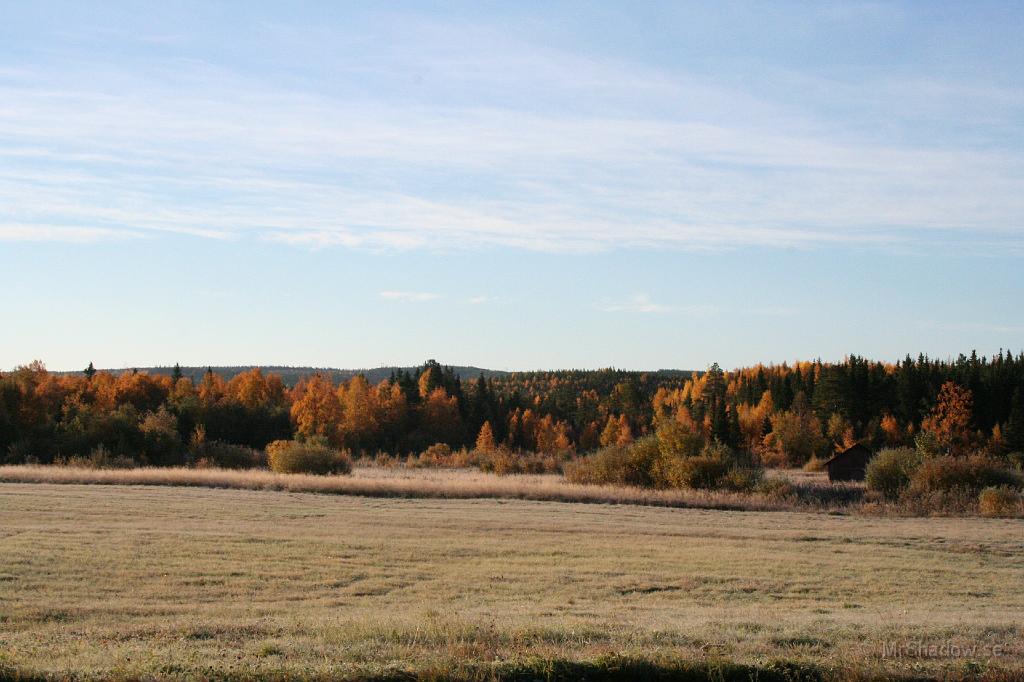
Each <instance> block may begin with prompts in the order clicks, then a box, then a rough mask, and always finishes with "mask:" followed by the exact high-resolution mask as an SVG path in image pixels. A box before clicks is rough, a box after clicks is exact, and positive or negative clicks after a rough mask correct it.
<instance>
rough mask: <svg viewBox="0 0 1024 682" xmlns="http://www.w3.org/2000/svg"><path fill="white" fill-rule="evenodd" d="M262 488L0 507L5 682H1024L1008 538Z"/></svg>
mask: <svg viewBox="0 0 1024 682" xmlns="http://www.w3.org/2000/svg"><path fill="white" fill-rule="evenodd" d="M85 473H89V474H93V475H95V474H97V472H85ZM112 473H121V472H112ZM129 473H130V472H129ZM241 475H243V476H250V477H251V476H252V473H251V472H242V474H241ZM382 478H387V477H378V479H376V480H377V481H378V482H379V480H381V479H382ZM420 478H421V479H422V478H424V477H420ZM425 478H426V479H430V478H431V477H430V476H426V477H425ZM391 479H393V480H394V481H395V482H401V481H403V480H405V479H404V478H403V477H402V476H400V475H397V474H396V475H394V476H392V477H391ZM435 479H436V480H437V481H439V484H440V483H443V482H444V480H443V477H440V476H438V477H435ZM248 480H252V479H251V478H250V479H248ZM348 480H351V481H358V480H359V479H358V477H355V478H352V479H348ZM106 482H111V481H106ZM122 483H126V482H124V481H122ZM420 483H422V480H420ZM512 483H516V481H512ZM518 483H519V484H520V485H522V484H524V482H523V481H518ZM253 487H256V486H253ZM260 488H261V489H254V490H247V489H210V488H206V487H171V486H166V487H163V486H149V485H147V486H132V485H107V486H97V485H78V484H70V483H65V484H62V485H55V484H46V483H41V484H32V485H25V484H12V483H6V484H0V677H3V676H7V677H19V676H20V677H25V678H29V679H31V678H34V677H49V678H54V677H56V678H61V677H75V678H84V679H88V678H95V679H109V678H114V679H139V678H192V679H207V678H225V679H258V678H307V679H314V678H339V677H348V678H352V679H411V678H417V677H418V678H423V679H450V678H451V679H497V678H504V679H574V678H578V677H585V678H587V679H615V678H618V679H627V678H634V677H647V678H649V679H704V678H710V679H750V678H756V679H761V680H766V679H797V678H801V677H807V678H810V679H815V678H818V677H824V678H826V679H858V680H859V679H872V678H887V677H891V676H903V677H909V678H915V679H916V678H920V679H928V678H946V679H960V678H964V677H972V676H976V675H980V676H987V677H988V678H991V679H1006V680H1009V679H1021V678H1022V676H1024V650H1022V647H1021V639H1022V635H1024V625H1022V624H1024V590H1022V589H1021V587H1022V586H1024V524H1022V523H1021V521H1019V520H1011V519H999V520H997V519H980V518H928V519H920V518H886V517H871V516H862V515H852V516H851V515H834V514H824V513H809V512H800V513H794V512H784V511H775V512H771V513H765V512H756V511H754V512H751V511H745V512H739V511H723V510H702V509H675V508H661V507H657V506H637V505H619V504H605V505H580V504H562V503H557V502H547V501H531V500H521V499H459V496H458V495H444V497H449V498H451V499H433V498H432V497H421V498H418V499H417V498H410V497H393V498H388V497H353V496H337V495H322V494H310V493H308V492H295V491H292V490H288V489H285V490H273V489H269V490H268V489H263V488H271V486H269V485H266V484H265V483H261V484H260ZM893 643H895V644H897V645H902V646H903V647H904V649H903V655H902V656H899V657H891V656H886V655H885V654H884V649H883V646H884V645H891V644H893ZM951 647H953V649H951ZM951 650H952V651H957V652H958V653H957V655H948V653H947V654H945V655H944V654H943V652H949V651H951ZM929 651H934V652H935V655H929V653H928V652H929ZM915 652H916V653H917V655H914V654H915ZM994 652H998V653H994ZM922 653H923V654H924V655H921V654H922Z"/></svg>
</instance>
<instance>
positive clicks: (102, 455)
mask: <svg viewBox="0 0 1024 682" xmlns="http://www.w3.org/2000/svg"><path fill="white" fill-rule="evenodd" d="M55 463H56V464H59V465H63V466H69V467H75V468H78V469H134V468H135V466H136V463H135V460H134V459H132V458H131V457H125V456H123V455H115V454H112V453H111V452H110V450H108V449H107V448H106V447H105V446H103V445H97V446H96V447H95V448H93V450H92V452H90V453H89V456H88V457H78V456H76V457H68V458H67V459H58V460H56V461H55Z"/></svg>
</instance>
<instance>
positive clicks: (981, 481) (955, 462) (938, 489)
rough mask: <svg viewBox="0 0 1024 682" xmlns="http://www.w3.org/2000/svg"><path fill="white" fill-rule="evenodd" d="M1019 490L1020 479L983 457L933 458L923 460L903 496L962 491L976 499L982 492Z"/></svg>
mask: <svg viewBox="0 0 1024 682" xmlns="http://www.w3.org/2000/svg"><path fill="white" fill-rule="evenodd" d="M999 486H1008V487H1012V488H1020V486H1021V477H1020V475H1019V474H1017V473H1016V472H1014V471H1011V470H1010V469H1007V468H1006V467H1005V466H1004V465H1003V464H1002V463H1000V462H999V461H997V460H995V459H992V458H990V457H986V456H984V455H971V456H970V457H952V456H945V457H936V458H934V459H928V460H925V461H924V462H923V463H922V464H921V466H920V467H919V468H918V469H917V471H916V472H915V473H914V474H913V476H912V477H911V481H910V487H909V488H908V489H907V494H908V495H911V496H925V495H930V494H933V493H951V492H954V491H956V490H962V491H966V492H969V493H972V494H973V495H977V494H978V493H980V492H981V491H982V489H984V488H989V487H999Z"/></svg>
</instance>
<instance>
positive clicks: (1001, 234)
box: [0, 22, 1024, 252]
mask: <svg viewBox="0 0 1024 682" xmlns="http://www.w3.org/2000/svg"><path fill="white" fill-rule="evenodd" d="M420 29H422V30H420ZM267 30H268V36H269V38H268V39H269V40H272V41H277V43H275V44H276V45H277V46H278V47H279V48H281V47H282V46H287V45H292V46H293V47H296V49H299V48H301V45H300V44H299V42H298V41H299V40H300V36H307V37H308V36H309V35H312V36H314V37H315V38H316V39H318V40H322V41H324V44H328V43H329V42H330V41H331V40H333V39H334V38H337V36H334V35H330V34H329V33H325V32H318V31H313V32H312V33H309V32H308V27H307V31H306V32H303V31H298V30H295V29H293V28H290V27H287V26H279V25H278V26H274V25H271V26H268V27H267ZM410 30H411V29H410ZM412 33H416V35H418V36H419V37H418V38H417V37H416V36H415V35H412V34H410V36H409V37H410V40H412V41H413V42H412V43H410V44H409V45H405V44H403V43H401V41H398V42H396V44H394V45H389V46H383V47H381V48H380V49H379V50H376V51H374V52H373V53H372V55H371V56H365V55H363V56H358V57H353V58H351V59H348V58H346V59H341V58H339V59H338V61H337V63H336V64H335V66H337V68H338V69H340V71H339V73H342V74H343V77H342V78H340V79H335V78H333V77H332V79H331V80H330V81H329V83H328V84H325V82H321V81H320V80H318V78H317V74H315V73H313V74H308V75H310V78H309V79H307V80H306V81H302V82H303V83H305V85H304V86H295V85H292V84H291V83H292V82H293V81H289V83H290V84H289V86H288V87H285V86H281V85H275V84H274V81H273V79H269V78H257V77H252V76H251V75H247V74H243V73H239V72H236V71H233V70H230V69H227V68H221V67H218V66H216V65H214V64H210V63H199V62H194V61H186V60H174V61H169V62H167V63H162V64H159V65H158V66H156V67H153V66H152V65H151V66H150V68H148V70H146V71H140V70H135V69H133V68H132V67H131V66H128V65H118V66H111V65H109V64H106V65H103V64H87V65H85V67H83V68H87V69H88V78H85V77H82V74H78V73H75V72H73V71H71V70H68V71H60V72H57V71H53V70H50V69H48V68H44V67H38V68H36V69H34V70H30V69H25V68H21V67H19V68H18V69H16V70H15V69H9V68H8V69H4V68H0V102H3V105H2V106H0V206H2V207H3V208H2V209H0V227H4V228H5V229H3V230H0V239H13V238H18V237H17V235H23V234H24V233H25V228H29V229H30V230H32V231H37V232H38V234H40V235H44V236H45V237H46V238H49V239H55V238H60V237H61V236H62V235H64V236H66V237H67V238H68V239H72V240H73V239H80V238H81V236H82V234H83V233H81V232H76V231H75V229H73V228H75V226H76V225H81V224H89V225H91V226H95V227H94V228H93V229H98V230H110V231H112V232H114V233H117V232H121V231H125V232H138V231H143V232H174V233H183V234H189V235H195V236H199V237H205V238H219V239H224V238H232V237H237V236H253V237H257V238H260V239H265V240H271V241H276V242H281V243H285V244H289V245H293V246H297V247H304V248H330V247H345V248H368V249H417V248H442V249H452V248H454V249H465V248H480V247H495V246H497V247H513V248H521V249H529V250H539V251H550V252H587V251H607V250H611V249H617V248H624V247H628V248H671V249H689V250H706V249H727V248H739V247H751V246H756V247H771V248H778V247H785V248H789V247H797V248H814V247H818V246H822V245H858V246H863V247H871V248H892V247H894V246H900V247H904V246H908V245H913V246H914V247H915V248H927V247H928V246H929V245H939V246H941V247H942V248H945V247H946V246H947V245H948V244H949V243H950V242H951V241H952V242H974V243H976V244H980V245H989V246H985V247H984V248H992V249H993V250H998V249H999V248H1000V246H1001V245H1003V244H1006V243H1007V242H1015V243H1019V242H1020V237H1021V233H1022V232H1024V225H1022V223H1021V222H1020V216H1021V215H1024V191H1022V190H1024V182H1022V180H1021V178H1022V177H1024V158H1022V155H1021V153H1020V151H1019V150H1018V149H1016V148H1013V147H1006V146H998V145H992V144H984V145H982V144H975V143H973V142H972V143H958V142H957V140H956V139H955V138H950V139H943V140H940V141H931V140H918V141H916V142H908V141H906V140H905V139H903V137H909V136H903V137H901V136H900V135H894V136H890V137H888V138H886V137H884V136H882V135H879V134H864V133H858V132H857V130H856V128H855V127H852V126H848V125H847V126H841V125H836V123H835V122H834V121H833V120H832V119H831V118H829V117H828V116H826V115H824V114H822V113H821V110H824V109H826V108H827V106H826V105H833V106H834V105H835V104H836V103H840V104H843V105H844V106H846V105H849V108H850V109H851V110H853V109H854V108H855V107H859V109H858V110H857V112H858V115H859V116H860V117H861V120H862V121H866V122H867V125H865V126H864V127H865V128H866V129H870V130H877V129H878V128H880V127H881V126H878V125H873V126H872V125H870V124H872V123H877V121H878V120H879V119H878V117H879V116H880V115H881V113H887V110H886V109H885V107H884V106H883V104H882V102H883V101H885V102H888V101H891V100H892V99H893V98H894V97H896V94H898V93H899V86H900V85H907V86H908V88H907V92H909V93H910V94H906V93H903V94H901V95H899V98H898V99H897V100H896V101H897V102H898V103H899V109H898V111H897V112H896V115H895V116H889V117H888V118H885V122H886V125H887V126H892V127H894V128H898V127H900V126H901V125H902V126H906V127H907V128H908V129H909V128H910V127H911V126H912V124H913V123H914V122H915V121H916V120H917V119H918V118H919V117H920V116H921V115H922V114H921V107H922V106H924V105H926V106H925V108H929V110H930V108H934V107H936V106H940V105H941V107H942V109H941V110H942V111H943V112H944V115H948V117H949V119H950V120H954V121H961V122H963V125H962V126H960V127H961V128H965V129H974V128H978V127H980V126H971V125H969V124H970V123H971V121H973V120H974V117H982V116H983V117H984V119H983V120H984V121H993V120H994V121H997V122H998V124H999V126H1000V128H1001V129H1005V130H1011V131H1017V132H1018V133H1019V132H1020V123H1019V116H1017V115H1016V114H1019V110H1020V107H1021V106H1022V103H1021V98H1020V97H1019V94H1014V92H1012V91H1006V90H1000V89H998V88H992V87H988V86H986V87H985V88H981V86H977V85H965V84H959V83H953V82H933V81H925V82H922V81H921V80H920V79H913V80H911V79H904V80H903V81H900V82H895V83H894V82H893V80H892V79H893V77H892V76H889V75H886V76H885V77H884V78H881V77H880V78H879V79H876V80H875V81H872V82H868V81H867V80H866V81H865V82H864V83H857V84H853V85H851V84H841V83H833V82H831V81H830V82H827V83H826V82H822V81H821V80H820V79H815V78H812V77H810V76H805V75H803V74H792V73H786V74H781V75H780V76H779V79H778V82H779V83H782V84H783V85H785V86H786V90H784V91H783V92H781V93H780V94H779V95H777V96H772V95H770V94H765V93H757V92H754V91H747V90H742V89H738V88H731V89H730V88H728V87H725V86H723V85H720V84H719V83H718V82H716V81H714V80H711V79H708V78H705V77H701V76H700V75H697V74H692V73H687V72H683V71H672V72H669V71H665V70H660V69H657V68H654V67H651V66H640V65H637V64H631V63H624V62H619V61H615V60H612V59H594V58H590V57H585V56H581V55H577V54H573V53H572V52H569V51H560V50H555V49H551V48H542V47H539V46H537V45H534V44H529V43H517V42H516V41H515V40H514V39H512V38H509V37H507V36H505V35H503V34H502V33H501V32H500V31H496V30H494V29H482V28H479V27H459V28H458V30H456V28H455V27H452V26H446V25H444V24H442V23H436V22H424V23H423V25H417V31H415V32H412ZM455 33H457V34H458V40H450V38H452V36H453V34H455ZM307 39H308V38H307ZM417 40H418V41H420V42H418V43H417V42H416V41H417ZM289 41H291V42H289ZM335 42H339V41H335ZM340 42H343V41H340ZM451 45H458V46H459V47H458V50H457V51H456V52H454V53H453V52H452V50H453V49H454V48H450V47H448V46H451ZM0 67H2V65H0ZM410 72H413V73H427V74H430V78H431V81H430V83H429V86H430V87H433V88H436V89H438V92H439V94H438V95H434V96H428V95H426V94H418V95H410V94H409V92H408V74H409V73H410ZM333 73H334V72H332V74H333ZM367 73H371V74H372V75H373V79H374V80H373V83H374V85H373V87H368V86H366V84H365V82H364V80H363V79H364V78H365V77H366V74H367ZM328 85H329V87H328ZM787 91H799V92H801V93H802V94H804V95H805V96H806V98H807V101H806V102H803V103H802V104H797V103H795V102H793V101H791V100H792V98H787V97H786V96H785V94H786V92H787ZM979 91H980V92H982V93H983V94H984V101H985V107H984V112H981V111H977V110H975V109H972V108H970V107H966V106H965V105H961V104H959V103H958V99H963V100H971V99H977V97H976V95H977V94H978V93H979ZM957 93H960V94H963V95H966V96H964V97H959V98H958V96H957ZM444 94H448V95H450V96H449V97H443V96H441V95H444ZM541 95H542V97H541ZM542 101H543V102H549V103H552V104H550V105H549V106H541V105H540V104H534V105H532V106H524V103H530V102H538V103H539V102H542ZM922 103H925V104H924V105H922ZM816 104H820V105H822V106H820V107H817V106H815V105H816ZM874 109H877V110H878V111H877V112H876V111H875V110H874ZM70 112H74V115H73V116H71V115H69V113H70ZM887 115H888V113H887ZM34 226H38V228H36V227H34ZM12 235H14V236H12ZM979 248H980V247H979Z"/></svg>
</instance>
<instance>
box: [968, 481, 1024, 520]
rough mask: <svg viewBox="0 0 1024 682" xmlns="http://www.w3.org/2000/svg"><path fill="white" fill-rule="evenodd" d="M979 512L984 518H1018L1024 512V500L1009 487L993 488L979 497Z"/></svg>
mask: <svg viewBox="0 0 1024 682" xmlns="http://www.w3.org/2000/svg"><path fill="white" fill-rule="evenodd" d="M978 512H979V513H980V514H981V515H982V516H988V517H999V516H1017V515H1019V514H1021V513H1022V512H1024V498H1022V497H1021V494H1020V493H1019V492H1017V491H1016V490H1014V489H1013V488H1011V487H1009V486H991V487H988V488H985V489H984V490H982V491H981V494H980V495H979V496H978Z"/></svg>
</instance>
